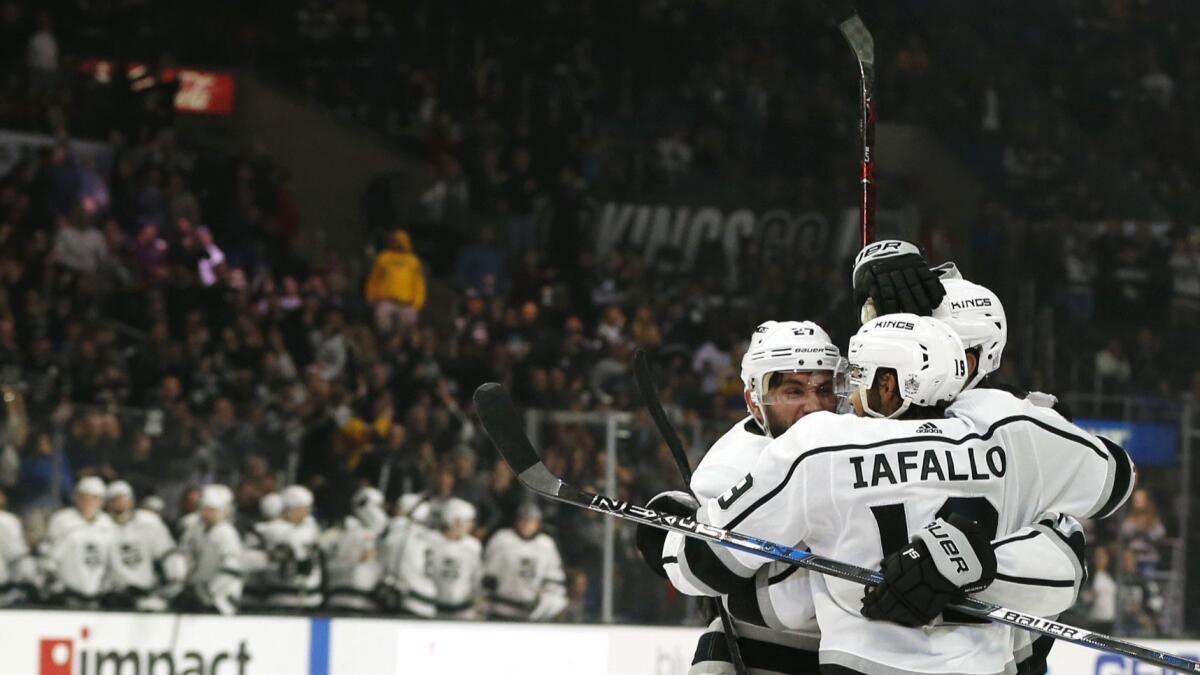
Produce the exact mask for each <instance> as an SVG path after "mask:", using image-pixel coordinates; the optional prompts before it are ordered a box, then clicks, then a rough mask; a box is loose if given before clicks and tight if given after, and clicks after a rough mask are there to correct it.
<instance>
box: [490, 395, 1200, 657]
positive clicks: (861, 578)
mask: <svg viewBox="0 0 1200 675" xmlns="http://www.w3.org/2000/svg"><path fill="white" fill-rule="evenodd" d="M474 401H475V411H476V413H477V414H478V415H479V419H480V422H482V423H483V430H484V432H485V433H486V434H487V435H488V437H489V438H490V439H491V440H492V444H493V445H495V446H496V450H498V451H499V452H500V456H501V457H502V458H503V459H504V461H505V463H507V464H508V465H509V467H511V468H512V470H513V472H514V473H516V474H517V479H518V480H520V481H521V484H522V485H524V486H525V487H527V488H529V489H530V490H532V491H534V492H536V493H538V494H541V495H543V496H546V497H549V498H551V499H556V500H558V501H561V502H565V503H568V504H573V505H575V506H579V507H581V508H585V509H591V510H592V511H596V512H598V513H603V514H605V515H608V516H611V517H614V518H621V519H624V520H628V521H631V522H635V523H640V524H643V525H649V526H651V527H657V528H660V529H663V530H667V531H669V532H679V533H680V534H683V535H685V536H689V537H695V538H699V539H703V540H705V541H709V542H712V543H714V544H718V545H720V546H725V547H727V548H732V549H737V550H740V551H746V552H748V553H752V554H754V555H758V556H762V557H764V558H769V559H771V560H778V561H781V562H786V563H789V564H793V565H799V566H801V567H805V568H808V569H811V570H815V571H817V572H821V573H822V574H827V575H829V576H835V577H838V578H840V579H846V580H848V581H853V582H856V583H860V584H863V585H869V586H877V585H879V583H880V582H881V581H882V577H880V575H879V573H878V572H876V571H874V570H869V569H866V568H864V567H859V566H857V565H851V564H849V563H844V562H840V561H837V560H833V559H830V558H825V557H823V556H819V555H814V554H813V553H811V552H809V551H801V550H798V549H795V548H792V547H790V546H784V545H782V544H776V543H774V542H770V541H766V540H763V539H757V538H755V537H748V536H746V535H743V534H740V533H738V532H734V531H732V530H726V529H722V528H720V527H716V526H713V525H706V524H704V523H701V522H699V521H697V520H696V519H695V518H694V517H691V516H688V517H680V516H672V515H667V514H664V513H660V512H658V511H655V510H653V509H648V508H645V507H642V506H637V505H635V504H631V503H629V502H624V501H620V500H617V499H611V498H608V497H602V496H600V495H596V494H592V493H589V492H585V491H583V490H580V489H578V488H576V487H574V486H572V485H569V484H567V483H565V482H563V480H562V478H559V477H558V476H556V475H554V474H553V473H551V472H550V469H548V468H547V467H546V465H545V464H544V463H543V462H542V460H541V458H540V457H539V456H538V454H537V451H536V450H534V448H533V445H532V444H530V442H529V437H528V436H527V435H526V434H525V431H524V429H523V428H522V425H521V416H520V415H519V414H518V412H517V409H516V406H514V405H513V402H512V399H511V398H510V397H509V396H508V392H506V391H505V390H504V387H503V386H501V385H499V384H496V383H490V382H489V383H486V384H483V385H480V387H479V388H478V389H476V390H475V396H474ZM949 607H951V608H952V609H956V610H958V611H960V612H964V613H966V614H970V615H972V616H977V617H980V618H984V619H988V620H991V621H996V622H999V623H1003V624H1007V625H1009V626H1013V627H1016V628H1020V629H1022V630H1026V631H1029V632H1031V633H1037V634H1039V635H1046V636H1049V637H1053V638H1057V639H1060V640H1066V641H1067V642H1074V643H1075V644H1078V645H1082V646H1084V647H1088V648H1090V649H1097V650H1100V651H1104V652H1110V653H1113V654H1120V655H1122V656H1127V657H1130V658H1133V659H1137V660H1140V661H1145V662H1147V663H1154V664H1156V665H1160V666H1163V667H1164V668H1170V669H1171V670H1175V671H1179V672H1181V673H1200V662H1197V661H1193V660H1191V659H1186V658H1183V657H1182V656H1178V655H1176V654H1170V653H1167V652H1163V651H1159V650H1156V649H1151V648H1149V647H1143V646H1141V645H1136V644H1133V643H1131V642H1126V641H1124V640H1118V639H1117V638H1114V637H1111V636H1108V635H1103V634H1100V633H1093V632H1091V631H1087V630H1084V629H1082V628H1076V627H1074V626H1071V625H1068V624H1065V623H1061V622H1059V621H1053V620H1050V619H1043V618H1041V617H1038V616H1035V615H1032V614H1026V613H1024V612H1019V611H1017V610H1015V609H1009V608H1007V607H1001V606H999V605H994V604H991V603H987V602H982V601H979V600H976V599H974V598H964V599H963V600H961V601H958V602H954V603H951V604H950V605H949Z"/></svg>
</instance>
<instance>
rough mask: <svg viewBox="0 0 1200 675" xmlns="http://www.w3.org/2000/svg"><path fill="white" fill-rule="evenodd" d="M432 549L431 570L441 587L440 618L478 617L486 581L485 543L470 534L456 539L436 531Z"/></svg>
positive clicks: (434, 579) (438, 611)
mask: <svg viewBox="0 0 1200 675" xmlns="http://www.w3.org/2000/svg"><path fill="white" fill-rule="evenodd" d="M430 552H431V556H430V566H429V567H430V569H429V573H430V576H431V577H432V578H433V584H434V587H435V588H436V589H437V595H436V598H437V615H438V618H439V619H474V618H477V617H476V610H475V600H476V599H477V598H478V597H479V589H480V584H481V582H482V580H483V545H482V544H480V543H479V540H478V539H476V538H475V537H472V536H470V535H467V536H465V537H461V538H459V539H453V540H452V539H449V538H447V537H446V536H445V535H443V534H442V533H441V532H434V533H433V538H432V544H431V546H430Z"/></svg>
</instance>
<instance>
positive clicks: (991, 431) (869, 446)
mask: <svg viewBox="0 0 1200 675" xmlns="http://www.w3.org/2000/svg"><path fill="white" fill-rule="evenodd" d="M1017 422H1029V423H1030V424H1033V425H1034V426H1036V427H1040V428H1042V429H1044V430H1045V431H1048V432H1050V433H1052V434H1054V435H1055V436H1059V437H1061V438H1064V439H1066V440H1068V441H1072V442H1074V443H1078V444H1080V445H1082V446H1084V447H1085V448H1088V449H1089V450H1091V451H1092V452H1094V453H1096V454H1097V455H1098V456H1099V457H1100V459H1103V460H1105V461H1108V459H1109V455H1107V454H1105V453H1104V452H1103V451H1102V450H1100V448H1097V447H1096V446H1095V445H1093V444H1092V443H1089V442H1088V441H1087V439H1085V438H1082V437H1080V436H1076V435H1075V434H1072V433H1069V432H1066V431H1063V430H1062V429H1058V428H1056V427H1053V426H1051V425H1049V424H1046V423H1045V422H1043V421H1041V420H1039V419H1036V418H1033V417H1029V416H1027V415H1013V416H1011V417H1005V418H1003V419H1001V420H997V421H996V422H994V423H993V424H992V426H990V427H988V429H987V431H985V432H983V433H981V434H967V435H966V436H963V437H962V438H945V437H942V436H935V435H929V436H907V437H904V438H890V439H887V440H883V441H875V442H874V443H849V444H846V445H831V446H827V447H822V448H813V449H812V450H809V451H807V452H805V453H803V454H801V455H800V456H799V457H797V458H796V461H794V462H792V466H791V467H790V468H788V471H787V473H786V474H785V475H784V477H783V480H782V481H780V482H779V485H776V486H775V487H774V488H772V489H771V490H770V491H769V492H767V493H766V494H765V495H763V496H762V497H759V498H758V500H757V501H755V502H754V503H753V504H751V505H750V506H748V507H746V510H745V511H742V512H741V513H739V514H738V515H736V516H734V517H733V519H732V520H730V521H729V522H728V523H726V524H725V528H726V529H730V530H732V529H734V528H735V527H737V526H738V524H740V523H741V522H742V521H743V520H745V519H746V518H747V517H749V516H750V514H752V513H754V512H755V511H756V510H758V509H759V507H761V506H762V505H763V504H766V503H767V502H769V501H771V500H772V499H774V498H775V496H776V495H778V494H779V493H780V492H782V491H783V488H784V487H785V486H786V485H787V484H788V483H789V482H791V480H792V475H793V474H795V473H796V469H797V468H798V467H799V466H800V462H803V461H804V460H805V459H808V458H809V457H812V456H815V455H820V454H824V453H827V452H843V451H846V450H874V449H876V448H881V447H885V446H888V445H901V444H904V443H946V444H948V445H962V444H964V443H967V442H969V441H986V440H988V439H989V438H991V437H992V436H994V435H995V433H996V431H997V430H999V429H1000V427H1003V426H1007V425H1009V424H1015V423H1017Z"/></svg>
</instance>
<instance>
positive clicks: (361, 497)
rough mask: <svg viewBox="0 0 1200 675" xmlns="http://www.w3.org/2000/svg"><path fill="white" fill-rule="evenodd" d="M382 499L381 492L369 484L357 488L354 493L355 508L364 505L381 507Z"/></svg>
mask: <svg viewBox="0 0 1200 675" xmlns="http://www.w3.org/2000/svg"><path fill="white" fill-rule="evenodd" d="M383 501H384V500H383V493H382V492H380V491H379V490H378V489H377V488H373V487H371V486H367V487H362V488H359V489H358V492H355V493H354V508H355V509H361V508H363V507H366V506H375V507H379V508H383Z"/></svg>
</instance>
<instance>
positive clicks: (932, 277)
mask: <svg viewBox="0 0 1200 675" xmlns="http://www.w3.org/2000/svg"><path fill="white" fill-rule="evenodd" d="M945 295H946V289H945V288H943V287H942V280H941V279H940V278H939V277H938V274H937V273H936V272H935V271H933V270H931V269H929V263H928V262H926V261H925V258H924V257H923V256H922V255H921V252H920V250H918V249H917V247H916V246H914V245H912V244H909V243H908V242H903V241H894V240H892V241H880V242H876V243H874V244H871V245H869V246H867V247H866V248H864V249H863V250H862V251H860V252H859V254H858V258H856V259H855V261H854V303H855V305H856V306H857V307H858V308H859V318H860V319H861V320H862V322H863V323H866V322H867V321H870V320H871V319H873V318H875V317H876V316H882V315H884V314H895V313H898V312H908V313H911V314H919V315H921V316H929V315H930V314H932V313H933V308H934V307H937V306H938V305H939V304H941V302H942V298H943V297H945Z"/></svg>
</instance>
